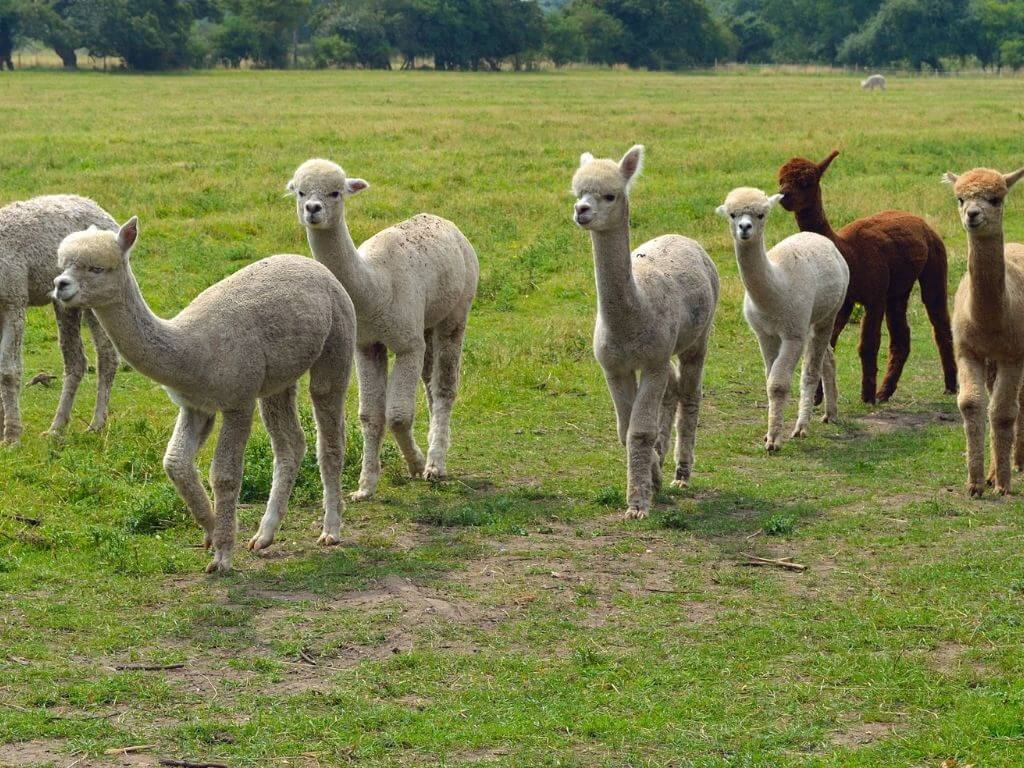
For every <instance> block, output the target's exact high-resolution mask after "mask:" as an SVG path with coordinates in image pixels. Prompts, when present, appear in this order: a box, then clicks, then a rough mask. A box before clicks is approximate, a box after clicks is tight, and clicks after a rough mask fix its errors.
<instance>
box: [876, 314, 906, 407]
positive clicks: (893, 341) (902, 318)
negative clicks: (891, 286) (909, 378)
mask: <svg viewBox="0 0 1024 768" xmlns="http://www.w3.org/2000/svg"><path fill="white" fill-rule="evenodd" d="M909 300H910V296H893V297H890V298H889V301H888V302H887V303H886V307H885V324H886V326H887V327H888V328H889V366H888V368H887V369H886V371H885V378H884V379H882V386H881V387H880V388H879V390H878V395H877V398H878V402H880V403H884V402H885V401H887V400H888V399H889V398H890V397H892V395H893V393H894V392H895V391H896V385H897V384H898V383H899V380H900V376H901V375H902V374H903V366H904V365H905V364H906V362H907V358H908V357H910V326H909V325H908V324H907V302H908V301H909Z"/></svg>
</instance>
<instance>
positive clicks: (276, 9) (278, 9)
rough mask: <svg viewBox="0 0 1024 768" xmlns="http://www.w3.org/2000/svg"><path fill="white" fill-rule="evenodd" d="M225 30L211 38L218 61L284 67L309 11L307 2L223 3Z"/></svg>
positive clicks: (241, 0)
mask: <svg viewBox="0 0 1024 768" xmlns="http://www.w3.org/2000/svg"><path fill="white" fill-rule="evenodd" d="M221 8H222V9H223V11H224V15H225V20H224V27H225V29H224V30H223V31H221V32H220V33H218V34H217V35H215V36H214V38H215V40H216V41H217V42H216V43H215V46H216V48H217V53H218V55H219V57H220V58H221V59H223V60H225V61H230V62H232V63H234V65H235V66H237V65H238V63H239V62H240V61H241V60H242V59H249V60H251V61H253V62H254V63H255V64H257V65H258V66H261V67H278V68H280V67H285V66H287V64H288V54H289V53H290V52H291V51H292V49H293V47H294V45H295V43H296V36H297V34H298V30H299V27H301V26H302V24H303V22H304V21H305V19H306V15H307V13H308V11H309V0H222V4H221Z"/></svg>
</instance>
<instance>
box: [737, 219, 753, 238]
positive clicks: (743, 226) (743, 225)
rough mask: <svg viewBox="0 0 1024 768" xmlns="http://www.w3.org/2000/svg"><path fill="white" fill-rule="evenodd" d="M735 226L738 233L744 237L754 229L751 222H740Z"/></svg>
mask: <svg viewBox="0 0 1024 768" xmlns="http://www.w3.org/2000/svg"><path fill="white" fill-rule="evenodd" d="M736 226H737V227H738V228H739V230H740V232H741V233H742V234H744V235H746V234H749V233H750V230H752V229H753V228H754V224H753V222H750V221H741V222H740V223H739V224H737V225H736Z"/></svg>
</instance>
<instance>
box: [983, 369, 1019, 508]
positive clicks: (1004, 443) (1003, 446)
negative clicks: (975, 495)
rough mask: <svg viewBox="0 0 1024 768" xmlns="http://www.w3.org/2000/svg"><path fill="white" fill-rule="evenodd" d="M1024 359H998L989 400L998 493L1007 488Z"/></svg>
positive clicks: (1004, 491)
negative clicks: (1004, 360) (1013, 361)
mask: <svg viewBox="0 0 1024 768" xmlns="http://www.w3.org/2000/svg"><path fill="white" fill-rule="evenodd" d="M1022 373H1024V363H1021V362H1019V361H1018V362H1015V363H1000V364H999V368H998V370H997V371H996V381H995V385H994V386H993V387H992V398H991V400H989V409H988V414H989V426H990V427H991V429H992V464H993V465H994V466H995V469H996V482H995V490H996V493H998V494H999V495H1000V496H1002V495H1004V494H1007V493H1009V492H1010V477H1011V474H1010V460H1011V454H1012V452H1013V428H1014V425H1015V424H1016V423H1017V414H1018V412H1019V407H1020V406H1019V403H1018V398H1019V397H1020V381H1021V374H1022Z"/></svg>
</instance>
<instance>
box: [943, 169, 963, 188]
mask: <svg viewBox="0 0 1024 768" xmlns="http://www.w3.org/2000/svg"><path fill="white" fill-rule="evenodd" d="M940 178H941V179H942V183H943V184H949V185H950V186H953V185H954V184H956V180H957V179H959V178H960V177H959V176H957V175H956V174H955V173H953V172H952V171H946V172H945V173H944V174H942V176H941V177H940Z"/></svg>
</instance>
